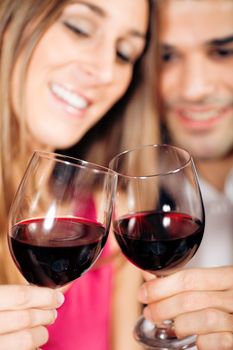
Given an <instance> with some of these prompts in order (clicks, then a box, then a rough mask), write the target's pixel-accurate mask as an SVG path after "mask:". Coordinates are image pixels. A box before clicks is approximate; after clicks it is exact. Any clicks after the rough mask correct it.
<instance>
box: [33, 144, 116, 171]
mask: <svg viewBox="0 0 233 350" xmlns="http://www.w3.org/2000/svg"><path fill="white" fill-rule="evenodd" d="M35 157H43V158H47V159H48V160H50V159H51V160H54V162H59V163H62V164H67V165H71V166H74V167H77V168H84V167H87V168H88V169H89V170H93V171H96V172H99V173H105V174H106V173H108V174H109V173H111V175H114V173H115V172H114V171H113V170H112V169H110V168H108V167H105V166H103V165H99V164H96V163H93V162H89V161H87V160H84V159H80V158H76V157H72V156H68V155H66V154H62V153H58V152H49V151H41V150H35V151H34V152H33V154H32V156H31V160H30V162H31V161H33V159H34V158H35ZM57 157H58V158H57Z"/></svg>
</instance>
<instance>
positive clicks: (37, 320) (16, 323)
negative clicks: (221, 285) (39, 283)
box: [0, 309, 57, 334]
mask: <svg viewBox="0 0 233 350" xmlns="http://www.w3.org/2000/svg"><path fill="white" fill-rule="evenodd" d="M56 317H57V311H56V310H37V309H26V310H19V311H3V312H0V334H5V333H11V332H13V331H18V330H21V329H25V328H33V327H35V326H40V325H44V326H45V325H48V324H51V323H53V322H54V321H55V319H56Z"/></svg>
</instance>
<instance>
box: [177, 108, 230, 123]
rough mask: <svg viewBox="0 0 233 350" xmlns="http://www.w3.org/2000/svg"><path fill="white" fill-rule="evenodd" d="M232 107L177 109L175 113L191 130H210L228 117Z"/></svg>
mask: <svg viewBox="0 0 233 350" xmlns="http://www.w3.org/2000/svg"><path fill="white" fill-rule="evenodd" d="M230 110H232V106H227V107H226V106H224V107H217V108H213V107H209V108H175V109H173V112H174V113H175V115H176V116H177V117H178V118H179V120H180V121H181V122H182V123H183V124H184V125H185V126H186V127H190V128H200V129H201V128H203V129H204V128H209V127H211V126H213V125H214V124H215V123H217V122H218V121H220V120H221V119H222V118H224V117H226V116H227V114H228V112H229V111H230Z"/></svg>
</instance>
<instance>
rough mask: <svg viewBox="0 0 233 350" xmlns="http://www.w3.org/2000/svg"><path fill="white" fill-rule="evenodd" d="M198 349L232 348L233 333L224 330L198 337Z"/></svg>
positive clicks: (226, 349)
mask: <svg viewBox="0 0 233 350" xmlns="http://www.w3.org/2000/svg"><path fill="white" fill-rule="evenodd" d="M196 344H197V348H198V350H232V349H233V333H230V332H222V333H212V334H207V335H200V336H198V337H197V342H196Z"/></svg>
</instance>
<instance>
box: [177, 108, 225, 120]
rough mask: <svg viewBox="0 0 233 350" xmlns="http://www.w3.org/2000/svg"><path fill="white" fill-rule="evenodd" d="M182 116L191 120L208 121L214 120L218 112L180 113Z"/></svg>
mask: <svg viewBox="0 0 233 350" xmlns="http://www.w3.org/2000/svg"><path fill="white" fill-rule="evenodd" d="M182 114H183V115H184V116H185V117H186V118H188V119H192V120H208V119H212V118H216V117H217V116H218V115H219V111H217V110H210V111H205V112H189V111H182Z"/></svg>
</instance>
